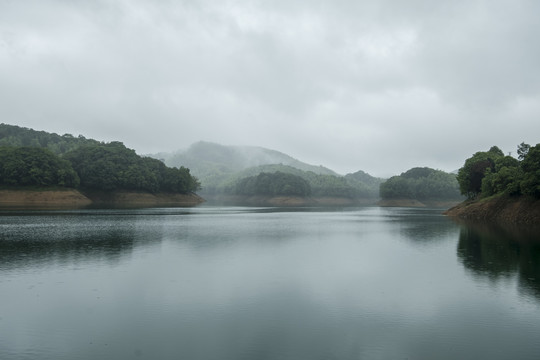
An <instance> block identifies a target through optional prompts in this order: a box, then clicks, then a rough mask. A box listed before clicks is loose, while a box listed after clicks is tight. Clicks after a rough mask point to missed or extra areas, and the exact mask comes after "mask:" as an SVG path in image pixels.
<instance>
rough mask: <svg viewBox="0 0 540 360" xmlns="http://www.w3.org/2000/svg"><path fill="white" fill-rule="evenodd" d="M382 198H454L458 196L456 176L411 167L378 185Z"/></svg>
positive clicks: (439, 171) (425, 168)
mask: <svg viewBox="0 0 540 360" xmlns="http://www.w3.org/2000/svg"><path fill="white" fill-rule="evenodd" d="M380 195H381V198H383V199H417V200H455V199H459V198H460V194H459V187H458V182H457V181H456V176H455V175H453V174H449V173H446V172H444V171H441V170H435V169H431V168H427V167H423V168H420V167H417V168H412V169H410V170H408V171H406V172H404V173H402V174H401V175H399V176H393V177H391V178H390V179H388V180H387V181H385V182H384V183H382V184H381V185H380Z"/></svg>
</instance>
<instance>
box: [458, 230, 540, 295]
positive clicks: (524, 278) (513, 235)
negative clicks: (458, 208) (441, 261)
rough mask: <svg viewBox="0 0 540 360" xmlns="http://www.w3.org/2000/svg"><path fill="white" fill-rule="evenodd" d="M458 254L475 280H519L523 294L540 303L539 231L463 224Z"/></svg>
mask: <svg viewBox="0 0 540 360" xmlns="http://www.w3.org/2000/svg"><path fill="white" fill-rule="evenodd" d="M457 254H458V258H459V260H460V261H461V263H462V264H463V265H464V266H465V268H466V269H468V270H469V271H470V272H471V273H472V274H473V276H474V277H476V278H479V279H486V278H487V279H489V280H490V281H494V282H497V281H499V280H503V279H508V278H511V277H514V276H517V280H518V286H519V291H520V293H522V294H523V295H526V296H534V297H535V298H536V299H537V300H540V229H538V228H526V229H523V228H521V229H519V228H509V227H506V228H505V227H501V226H496V225H493V224H470V223H467V224H463V225H462V227H461V231H460V235H459V242H458V247H457Z"/></svg>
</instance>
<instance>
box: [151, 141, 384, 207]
mask: <svg viewBox="0 0 540 360" xmlns="http://www.w3.org/2000/svg"><path fill="white" fill-rule="evenodd" d="M154 156H155V157H157V158H161V159H163V160H164V161H165V163H166V164H168V165H176V164H179V163H182V164H185V165H186V166H188V167H189V168H190V169H191V170H192V172H193V174H194V175H195V176H196V177H197V178H198V179H199V180H200V181H201V185H202V191H201V194H203V196H205V197H206V198H207V199H208V198H210V197H211V196H213V195H217V194H242V195H247V194H248V193H249V194H252V193H253V194H255V193H257V194H258V193H264V192H267V193H272V194H273V192H272V191H267V190H261V189H264V186H262V187H260V186H254V184H255V182H254V181H255V180H254V179H256V178H257V179H259V180H261V179H264V181H266V182H267V181H269V180H268V179H271V180H272V181H276V182H277V183H283V184H288V185H291V186H292V187H293V188H296V187H297V185H298V184H303V183H302V182H301V181H297V180H294V181H292V179H294V178H293V177H290V176H288V175H294V176H296V177H299V178H301V179H303V180H305V181H306V182H307V183H308V185H309V191H304V190H305V189H304V187H303V186H300V187H299V188H301V190H298V192H299V193H302V194H303V196H306V195H307V194H308V193H309V194H310V196H314V197H340V198H348V199H374V198H378V196H379V184H380V183H381V181H382V180H381V179H378V178H375V177H373V176H371V175H369V174H367V173H365V172H363V171H358V172H356V173H354V174H348V175H346V176H341V175H338V174H337V173H336V172H334V171H332V170H330V169H328V168H326V167H323V166H315V165H310V164H307V163H304V162H302V161H299V160H297V159H295V158H293V157H291V156H289V155H287V154H284V153H282V152H279V151H275V150H270V149H265V148H262V147H256V146H224V145H219V144H215V143H210V142H202V141H201V142H198V143H195V144H193V145H192V146H191V147H190V148H189V149H187V150H186V151H182V152H178V153H175V154H163V153H162V154H156V155H154ZM261 173H265V174H266V175H264V176H263V177H259V178H258V175H259V174H261ZM276 173H277V174H276ZM248 178H250V179H251V180H246V179H248ZM285 180H286V181H285ZM288 182H290V184H289V183H288ZM293 183H294V184H293ZM248 185H249V186H248ZM244 187H245V188H244ZM285 192H286V191H285ZM274 195H275V194H274Z"/></svg>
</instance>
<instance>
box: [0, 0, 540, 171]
mask: <svg viewBox="0 0 540 360" xmlns="http://www.w3.org/2000/svg"><path fill="white" fill-rule="evenodd" d="M539 14H540V1H534V0H531V1H522V0H508V1H503V0H466V1H465V0H452V1H430V0H414V1H402V0H379V1H376V0H368V1H358V0H331V1H322V0H311V1H308V0H271V1H260V0H219V1H217V0H179V1H172V0H118V1H116V0H107V1H105V0H103V1H99V0H97V1H83V0H35V1H32V0H25V1H20V0H0V122H3V123H7V124H13V125H19V126H25V127H30V128H34V129H37V130H45V131H50V132H56V133H58V134H64V133H70V134H73V135H75V136H77V135H79V134H82V135H84V136H86V137H88V138H95V139H97V140H102V141H112V140H118V141H122V142H123V143H124V144H125V145H126V146H128V147H130V148H133V149H135V150H137V152H138V153H139V154H147V153H154V152H160V151H174V150H177V149H182V148H186V147H188V146H189V145H191V144H192V143H194V142H196V141H199V140H206V141H213V142H218V143H221V144H225V145H258V146H263V147H267V148H271V149H275V150H279V151H282V152H285V153H287V154H289V155H291V156H293V157H295V158H297V159H299V160H302V161H305V162H308V163H312V164H315V165H324V166H327V167H330V168H332V169H334V170H335V171H337V172H339V173H342V174H345V173H347V172H354V171H357V170H364V171H367V172H369V173H370V174H372V175H375V176H390V175H394V174H399V173H401V172H403V171H406V170H407V169H409V168H411V167H415V166H429V167H433V168H437V169H442V170H446V171H452V170H455V169H458V168H459V167H461V166H462V165H463V162H464V160H465V159H466V158H467V157H469V156H471V155H472V154H473V153H474V152H476V151H480V150H487V149H488V148H489V147H491V146H492V145H497V146H499V147H500V148H501V149H502V150H503V151H504V152H505V153H508V152H510V151H511V152H512V153H513V154H515V153H516V146H517V145H518V144H519V143H521V142H522V141H524V142H526V143H530V144H532V145H534V144H536V143H538V142H540V116H539V115H540V40H539V36H540V21H538V16H539Z"/></svg>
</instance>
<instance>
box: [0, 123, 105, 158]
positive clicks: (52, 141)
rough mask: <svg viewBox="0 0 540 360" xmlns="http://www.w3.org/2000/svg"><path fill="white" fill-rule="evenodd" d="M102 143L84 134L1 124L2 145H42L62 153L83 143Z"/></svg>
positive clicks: (0, 141)
mask: <svg viewBox="0 0 540 360" xmlns="http://www.w3.org/2000/svg"><path fill="white" fill-rule="evenodd" d="M100 143H101V142H99V141H97V140H93V139H87V138H85V137H84V136H82V135H79V136H78V137H75V136H73V135H71V134H64V135H58V134H55V133H49V132H46V131H39V130H34V129H28V128H25V127H20V126H15V125H8V124H0V146H11V147H21V146H26V147H41V148H47V149H49V150H50V151H51V152H53V153H54V154H57V155H60V154H64V153H66V152H68V151H71V150H74V149H76V148H78V147H79V146H81V145H98V144H100Z"/></svg>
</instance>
